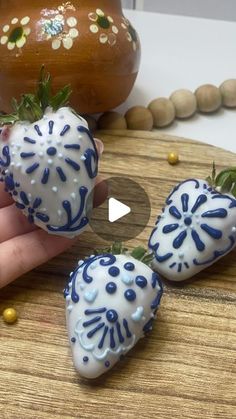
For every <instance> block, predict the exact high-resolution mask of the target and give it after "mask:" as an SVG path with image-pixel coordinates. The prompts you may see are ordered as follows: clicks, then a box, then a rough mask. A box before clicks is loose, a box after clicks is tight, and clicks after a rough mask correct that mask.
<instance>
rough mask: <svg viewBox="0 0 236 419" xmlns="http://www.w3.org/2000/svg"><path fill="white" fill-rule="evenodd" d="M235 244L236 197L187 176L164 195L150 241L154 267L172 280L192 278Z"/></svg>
mask: <svg viewBox="0 0 236 419" xmlns="http://www.w3.org/2000/svg"><path fill="white" fill-rule="evenodd" d="M235 245H236V199H235V198H234V197H233V196H232V195H230V194H221V193H219V192H217V191H216V190H214V189H212V188H211V187H210V186H209V185H208V184H207V182H206V181H203V180H198V179H189V180H187V181H185V182H182V183H180V184H179V185H177V186H176V187H175V188H174V189H173V191H172V193H171V194H170V196H169V197H168V198H167V201H166V207H165V208H164V209H163V213H162V215H161V216H159V217H158V219H157V223H156V226H155V228H154V230H153V232H152V234H151V237H150V240H149V248H150V250H152V251H153V252H154V253H155V259H154V261H153V265H152V267H153V269H154V270H155V271H157V272H158V273H159V274H161V275H163V276H164V277H165V278H167V279H170V280H172V281H182V280H184V279H188V278H191V277H192V276H194V275H196V274H197V273H198V272H200V271H201V270H203V269H205V268H207V267H208V266H210V265H212V264H213V263H215V262H216V261H217V260H218V259H220V258H221V257H223V256H224V255H226V254H227V253H229V252H230V251H231V250H232V249H233V248H234V247H235Z"/></svg>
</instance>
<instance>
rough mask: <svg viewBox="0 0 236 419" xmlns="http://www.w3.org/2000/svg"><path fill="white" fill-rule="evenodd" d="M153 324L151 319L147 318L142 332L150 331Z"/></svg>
mask: <svg viewBox="0 0 236 419" xmlns="http://www.w3.org/2000/svg"><path fill="white" fill-rule="evenodd" d="M152 326H153V319H150V320H148V322H147V323H146V324H145V325H144V327H143V332H144V333H148V332H151V330H152Z"/></svg>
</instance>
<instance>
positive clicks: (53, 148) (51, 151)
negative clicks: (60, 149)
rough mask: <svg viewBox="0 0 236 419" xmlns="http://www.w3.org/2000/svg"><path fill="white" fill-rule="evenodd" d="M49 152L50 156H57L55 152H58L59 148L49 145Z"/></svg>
mask: <svg viewBox="0 0 236 419" xmlns="http://www.w3.org/2000/svg"><path fill="white" fill-rule="evenodd" d="M47 154H48V155H49V156H55V154H57V149H56V148H55V147H49V148H48V149H47Z"/></svg>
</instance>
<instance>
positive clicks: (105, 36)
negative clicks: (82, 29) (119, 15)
mask: <svg viewBox="0 0 236 419" xmlns="http://www.w3.org/2000/svg"><path fill="white" fill-rule="evenodd" d="M88 17H89V20H91V22H93V23H92V24H91V25H90V31H91V32H92V33H94V34H99V41H100V43H101V44H106V43H108V44H109V45H115V43H116V36H117V34H118V32H119V30H118V28H117V26H115V25H114V20H113V18H112V17H111V16H106V15H105V13H104V12H103V11H102V10H101V9H96V12H93V13H89V15H88Z"/></svg>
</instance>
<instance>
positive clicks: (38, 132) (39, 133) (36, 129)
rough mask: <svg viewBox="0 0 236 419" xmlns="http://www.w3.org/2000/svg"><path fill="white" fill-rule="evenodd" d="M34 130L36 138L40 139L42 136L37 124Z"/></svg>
mask: <svg viewBox="0 0 236 419" xmlns="http://www.w3.org/2000/svg"><path fill="white" fill-rule="evenodd" d="M34 129H35V131H36V132H37V134H38V136H39V137H42V136H43V134H42V132H41V131H40V128H39V126H38V125H37V124H36V125H35V126H34Z"/></svg>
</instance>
